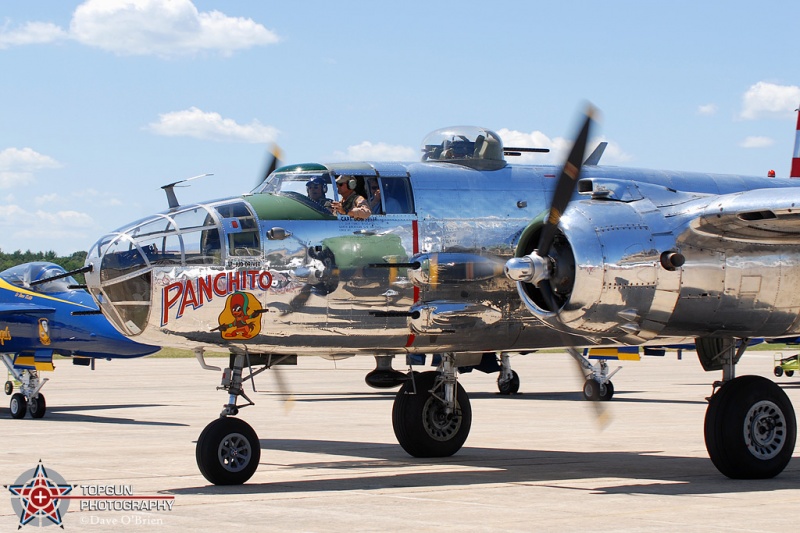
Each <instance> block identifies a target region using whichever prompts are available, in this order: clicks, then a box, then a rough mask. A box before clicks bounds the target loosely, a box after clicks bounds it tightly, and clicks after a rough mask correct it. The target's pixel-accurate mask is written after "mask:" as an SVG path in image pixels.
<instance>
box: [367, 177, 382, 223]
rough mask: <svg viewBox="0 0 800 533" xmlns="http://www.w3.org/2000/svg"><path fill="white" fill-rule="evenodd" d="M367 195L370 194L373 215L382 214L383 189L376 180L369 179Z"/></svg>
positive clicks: (370, 207)
mask: <svg viewBox="0 0 800 533" xmlns="http://www.w3.org/2000/svg"><path fill="white" fill-rule="evenodd" d="M367 193H368V194H369V210H370V211H372V214H373V215H380V214H381V188H380V186H379V185H378V180H376V179H375V178H368V179H367Z"/></svg>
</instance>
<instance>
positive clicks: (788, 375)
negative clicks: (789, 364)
mask: <svg viewBox="0 0 800 533" xmlns="http://www.w3.org/2000/svg"><path fill="white" fill-rule="evenodd" d="M792 376H794V370H787V371H786V377H787V378H790V377H792Z"/></svg>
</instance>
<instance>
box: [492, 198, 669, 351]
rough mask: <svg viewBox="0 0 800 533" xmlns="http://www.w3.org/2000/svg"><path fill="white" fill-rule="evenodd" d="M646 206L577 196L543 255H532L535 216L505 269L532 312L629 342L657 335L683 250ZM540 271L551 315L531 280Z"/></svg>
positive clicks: (546, 319) (551, 321)
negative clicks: (547, 285) (549, 293)
mask: <svg viewBox="0 0 800 533" xmlns="http://www.w3.org/2000/svg"><path fill="white" fill-rule="evenodd" d="M648 206H649V207H650V209H649V210H647V211H644V210H641V208H642V207H648ZM652 207H653V206H652V204H649V202H646V201H645V202H631V203H626V202H602V203H599V202H585V203H584V202H576V203H574V204H572V205H571V206H570V209H569V210H567V212H566V213H565V214H564V216H563V217H562V219H561V222H560V224H559V230H558V231H557V234H556V237H555V240H554V241H553V244H552V246H551V248H550V252H549V253H548V255H547V257H545V258H541V257H539V256H538V255H537V254H535V253H534V247H535V246H536V245H537V244H538V241H539V230H540V228H541V227H542V226H541V222H537V221H535V222H534V223H533V224H532V225H531V227H530V228H528V230H527V231H526V232H524V233H523V236H522V240H521V241H520V243H519V246H518V248H517V254H516V255H517V256H518V259H517V260H512V261H509V263H508V264H507V267H506V273H507V275H508V276H509V277H510V278H511V279H515V280H516V281H517V287H518V291H519V294H520V296H521V297H522V300H523V302H524V303H525V305H526V306H527V308H528V309H529V310H530V311H531V313H533V314H534V315H535V316H537V317H539V318H540V319H542V320H543V321H544V322H546V323H548V324H550V325H551V326H553V327H554V328H556V329H562V330H566V331H569V332H577V333H579V334H581V335H583V336H589V337H593V336H595V337H616V338H620V337H622V338H625V340H626V342H631V343H635V342H642V341H645V340H648V339H651V338H653V337H655V336H656V335H658V334H659V333H660V332H661V331H662V330H663V328H664V326H665V325H666V323H667V322H668V321H669V318H670V316H671V313H672V311H673V309H674V308H675V304H676V302H677V300H678V297H679V295H680V288H681V273H682V271H681V268H680V266H681V265H682V264H683V256H682V255H681V254H680V252H679V250H677V248H676V241H675V236H674V234H673V233H672V232H671V231H669V230H668V229H667V228H668V225H667V224H666V222H665V220H664V218H663V217H662V216H661V215H660V213H659V212H658V210H655V209H652ZM665 230H666V231H665ZM528 269H529V270H530V272H529V273H528V272H527V271H528ZM542 277H544V278H546V279H548V280H549V282H550V286H551V287H552V291H553V294H554V296H555V299H556V303H557V304H558V306H559V310H558V312H557V313H554V312H552V311H551V310H550V309H549V308H548V305H547V304H546V303H545V302H546V300H545V298H544V297H543V295H542V293H541V290H540V288H539V287H538V286H537V284H538V282H539V280H541V278H542Z"/></svg>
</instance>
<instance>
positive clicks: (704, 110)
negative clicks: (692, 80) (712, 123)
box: [697, 104, 717, 115]
mask: <svg viewBox="0 0 800 533" xmlns="http://www.w3.org/2000/svg"><path fill="white" fill-rule="evenodd" d="M697 113H698V114H699V115H714V114H716V113H717V104H705V105H701V106H698V107H697Z"/></svg>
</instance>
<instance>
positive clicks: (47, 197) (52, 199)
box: [33, 193, 61, 206]
mask: <svg viewBox="0 0 800 533" xmlns="http://www.w3.org/2000/svg"><path fill="white" fill-rule="evenodd" d="M59 198H61V196H60V195H59V194H56V193H50V194H43V195H42V196H37V197H36V198H34V199H33V203H34V204H36V205H38V206H42V205H45V204H52V203H56V202H58V200H59Z"/></svg>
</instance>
